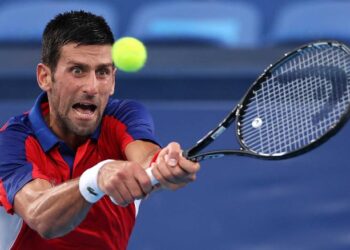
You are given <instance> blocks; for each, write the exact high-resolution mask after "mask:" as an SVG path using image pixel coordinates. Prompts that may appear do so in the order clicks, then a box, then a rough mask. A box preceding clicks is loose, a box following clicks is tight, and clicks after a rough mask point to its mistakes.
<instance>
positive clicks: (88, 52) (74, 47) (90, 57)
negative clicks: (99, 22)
mask: <svg viewBox="0 0 350 250" xmlns="http://www.w3.org/2000/svg"><path fill="white" fill-rule="evenodd" d="M111 51H112V46H111V45H108V44H106V45H78V44H76V43H69V44H66V45H64V46H63V47H62V48H61V53H60V59H59V61H58V63H71V62H76V63H84V64H90V65H98V64H111V63H112V53H111Z"/></svg>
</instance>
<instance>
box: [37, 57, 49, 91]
mask: <svg viewBox="0 0 350 250" xmlns="http://www.w3.org/2000/svg"><path fill="white" fill-rule="evenodd" d="M51 74H52V72H51V70H50V68H49V67H48V66H46V65H45V64H43V63H39V64H38V66H37V67H36V78H37V81H38V84H39V87H40V88H41V89H42V90H43V91H45V92H47V91H49V90H50V89H51V85H52V76H51Z"/></svg>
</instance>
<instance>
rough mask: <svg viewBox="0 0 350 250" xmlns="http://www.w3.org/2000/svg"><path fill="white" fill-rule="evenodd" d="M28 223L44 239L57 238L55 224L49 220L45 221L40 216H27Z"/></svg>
mask: <svg viewBox="0 0 350 250" xmlns="http://www.w3.org/2000/svg"><path fill="white" fill-rule="evenodd" d="M26 223H27V224H28V226H29V227H30V228H31V229H33V230H34V231H36V232H37V233H38V234H39V235H40V236H41V237H42V238H43V239H46V240H50V239H53V238H55V234H54V231H53V226H52V225H50V223H49V222H48V221H43V220H42V219H40V218H37V217H32V218H27V220H26Z"/></svg>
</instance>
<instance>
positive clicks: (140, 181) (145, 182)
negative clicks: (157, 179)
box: [130, 169, 153, 199]
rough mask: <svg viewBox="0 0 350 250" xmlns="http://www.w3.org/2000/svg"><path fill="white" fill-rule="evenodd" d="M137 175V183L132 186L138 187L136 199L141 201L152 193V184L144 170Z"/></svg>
mask: <svg viewBox="0 0 350 250" xmlns="http://www.w3.org/2000/svg"><path fill="white" fill-rule="evenodd" d="M140 170H141V171H137V172H136V173H135V183H134V184H133V183H131V184H130V185H136V186H135V187H134V189H135V198H137V199H141V198H143V197H145V196H146V195H147V194H148V193H150V192H151V191H152V188H153V187H152V183H151V180H150V178H149V177H148V175H147V173H146V171H145V170H144V169H140Z"/></svg>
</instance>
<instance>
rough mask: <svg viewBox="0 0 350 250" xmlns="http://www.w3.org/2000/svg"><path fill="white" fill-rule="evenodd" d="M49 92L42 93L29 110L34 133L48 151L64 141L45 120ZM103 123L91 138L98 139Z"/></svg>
mask: <svg viewBox="0 0 350 250" xmlns="http://www.w3.org/2000/svg"><path fill="white" fill-rule="evenodd" d="M47 102H48V99H47V94H46V93H45V92H43V93H41V94H40V95H39V96H38V98H37V99H36V101H35V104H34V107H33V108H32V109H31V110H30V112H29V120H30V122H31V124H32V127H33V130H34V134H35V136H36V137H37V139H38V141H39V143H40V144H41V146H42V148H43V149H44V151H45V152H48V151H49V150H50V149H52V148H53V147H54V146H55V145H56V144H58V143H59V142H62V141H61V140H60V139H59V138H58V137H57V136H56V135H55V134H54V133H53V131H52V130H51V129H50V128H49V126H48V125H47V123H46V122H45V120H44V116H43V110H42V105H43V104H44V103H47ZM100 130H101V124H99V126H98V127H97V129H96V130H95V131H94V133H93V134H92V135H91V137H90V138H91V139H92V140H94V141H97V140H98V137H99V135H100Z"/></svg>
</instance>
